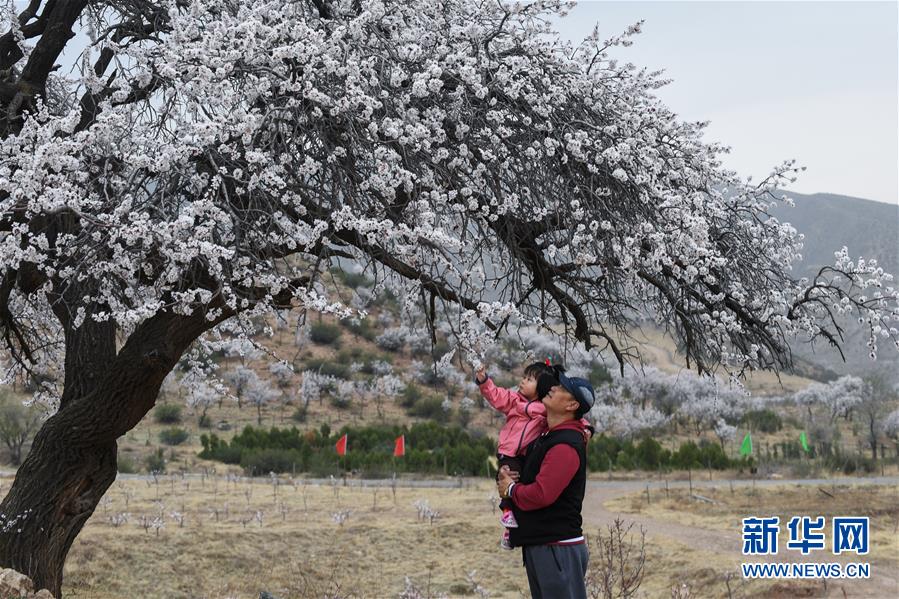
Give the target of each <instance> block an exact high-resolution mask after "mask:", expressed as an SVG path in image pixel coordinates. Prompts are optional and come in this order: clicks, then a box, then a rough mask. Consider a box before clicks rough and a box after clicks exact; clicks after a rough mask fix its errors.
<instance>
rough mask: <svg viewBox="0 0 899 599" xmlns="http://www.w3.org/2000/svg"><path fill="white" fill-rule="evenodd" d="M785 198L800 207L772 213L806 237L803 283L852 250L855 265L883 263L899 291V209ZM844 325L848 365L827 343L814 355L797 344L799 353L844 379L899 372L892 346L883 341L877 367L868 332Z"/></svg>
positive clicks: (822, 196)
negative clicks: (876, 371)
mask: <svg viewBox="0 0 899 599" xmlns="http://www.w3.org/2000/svg"><path fill="white" fill-rule="evenodd" d="M783 193H786V195H787V196H789V197H791V198H792V199H793V201H794V202H795V204H796V205H795V206H794V207H790V206H784V205H780V206H778V207H777V208H775V209H773V210H772V215H773V216H775V217H776V218H777V219H778V220H780V221H781V222H788V223H790V224H791V225H793V226H794V227H796V230H798V231H799V232H800V233H803V234H805V239H804V247H803V250H802V255H803V260H802V261H801V262H800V263H798V264H797V265H796V267H795V272H794V275H795V276H796V277H797V278H798V277H800V276H808V277H812V276H814V275H815V274H817V272H818V269H820V268H821V266H824V265H828V264H832V263H833V259H834V257H833V253H834V252H835V251H838V250H839V249H840V248H842V247H843V246H846V247H847V248H848V249H849V255H850V256H851V257H852V259H853V260H857V259H858V258H859V257H862V258H865V259H866V260H867V259H870V258H875V259H877V264H878V265H879V266H881V267H883V269H884V270H885V271H886V272H888V273H890V274H892V275H893V276H894V277H896V279H895V281H894V283H895V285H897V286H899V205H897V204H885V203H882V202H872V201H871V200H863V199H861V198H853V197H849V196H840V195H834V194H827V193H816V194H812V195H805V194H799V193H791V192H783ZM841 324H842V325H844V326H845V328H846V340H845V342H844V343H843V350H844V351H845V352H846V362H845V363H844V362H843V361H842V360H841V359H840V356H839V353H837V352H836V351H835V350H833V349H831V348H829V347H827V346H826V345H825V344H824V343H819V344H816V345H815V348H814V349H812V348H810V347H809V346H808V345H804V344H795V346H794V348H793V350H794V352H795V353H796V354H797V356H799V357H801V358H803V359H804V360H806V361H808V362H812V363H815V364H818V365H821V366H823V367H824V368H826V369H829V370H832V371H834V372H836V373H839V374H860V373H862V372H864V371H866V370H869V369H871V368H873V367H875V366H876V367H884V366H890V365H892V367H893V369H894V370H896V368H897V366H899V352H897V351H896V348H895V347H893V346H892V343H891V342H889V341H887V340H885V339H881V340H880V348H879V353H878V359H877V362H872V361H871V359H870V357H869V356H868V354H869V350H868V348H867V347H866V346H865V343H866V336H867V334H866V333H865V331H863V330H862V329H861V328H859V326H858V324H857V323H856V322H855V320H854V319H845V320H844V321H843V322H842V323H841ZM797 370H800V371H801V370H802V369H799V368H798V369H797ZM805 374H811V373H808V372H806V373H805Z"/></svg>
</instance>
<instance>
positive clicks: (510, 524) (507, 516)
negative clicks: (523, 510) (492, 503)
mask: <svg viewBox="0 0 899 599" xmlns="http://www.w3.org/2000/svg"><path fill="white" fill-rule="evenodd" d="M499 522H500V524H502V525H503V526H505V527H506V528H518V520H516V519H515V514H513V513H512V510H503V515H502V516H500V518H499Z"/></svg>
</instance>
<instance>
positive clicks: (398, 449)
mask: <svg viewBox="0 0 899 599" xmlns="http://www.w3.org/2000/svg"><path fill="white" fill-rule="evenodd" d="M404 455H406V435H400V436H399V437H397V438H396V440H395V441H394V442H393V456H394V457H397V458H398V457H400V456H404Z"/></svg>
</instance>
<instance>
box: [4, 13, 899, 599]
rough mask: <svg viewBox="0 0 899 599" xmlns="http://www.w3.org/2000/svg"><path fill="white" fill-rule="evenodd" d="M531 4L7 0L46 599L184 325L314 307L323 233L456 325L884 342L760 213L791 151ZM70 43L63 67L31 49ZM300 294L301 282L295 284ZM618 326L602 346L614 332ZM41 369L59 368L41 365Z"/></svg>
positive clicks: (20, 543)
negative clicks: (764, 149) (38, 414)
mask: <svg viewBox="0 0 899 599" xmlns="http://www.w3.org/2000/svg"><path fill="white" fill-rule="evenodd" d="M566 9H567V4H565V3H562V2H559V1H558V0H548V1H541V2H533V3H523V4H510V3H507V2H505V1H489V0H487V1H485V0H420V1H417V2H404V1H400V0H366V1H360V0H262V1H260V2H253V3H245V2H239V1H236V0H107V1H100V2H90V3H89V2H88V1H87V0H46V1H44V0H30V2H28V3H27V6H26V7H25V8H24V10H22V12H21V13H19V14H17V15H16V14H12V13H11V12H9V9H6V12H5V13H4V17H5V21H6V23H7V28H6V32H5V33H4V34H3V35H2V36H0V73H2V80H0V103H2V107H3V110H2V112H0V155H2V163H0V235H2V238H0V264H2V271H0V334H2V340H3V348H4V352H5V355H6V357H7V358H8V359H7V361H6V364H7V366H8V371H7V379H8V380H9V379H11V378H12V377H17V376H18V377H24V378H26V379H27V380H28V381H29V382H30V383H31V384H33V385H36V386H37V389H38V399H40V400H41V401H44V402H46V403H48V404H51V412H52V415H51V416H50V417H49V418H48V419H47V420H46V422H45V423H44V425H43V427H42V429H41V430H40V432H39V433H38V434H37V436H36V438H35V440H34V443H33V448H32V450H31V452H30V453H29V455H28V456H27V458H26V459H25V461H24V463H23V464H22V466H21V468H20V469H19V471H18V473H17V476H16V479H15V482H14V484H13V485H12V488H11V489H10V491H9V493H8V494H7V496H6V497H5V499H4V500H3V503H2V505H0V513H2V514H3V516H2V517H3V518H5V519H7V520H12V519H15V520H16V526H14V527H9V526H3V525H0V564H2V565H4V566H11V567H14V568H16V569H18V570H20V571H22V572H24V573H26V574H28V575H29V576H30V577H31V578H32V579H34V581H35V583H36V584H37V585H38V586H41V587H46V588H48V589H50V591H51V592H53V593H54V594H56V595H58V594H59V591H60V585H61V581H62V570H63V562H64V560H65V556H66V554H67V552H68V550H69V548H70V546H71V544H72V542H73V541H74V539H75V537H76V536H77V534H78V532H79V531H80V530H81V528H82V526H83V525H84V523H85V521H86V520H87V519H88V517H89V516H90V515H91V513H93V510H94V508H95V507H96V505H97V503H98V502H99V501H100V498H101V497H102V496H103V494H104V492H105V491H106V489H107V488H108V487H109V486H110V484H111V483H112V482H113V480H114V479H115V476H116V439H118V438H119V437H121V436H122V435H124V434H125V433H126V432H127V431H128V430H130V429H131V428H133V427H134V426H135V425H136V424H137V423H138V422H139V421H140V420H141V418H143V417H144V415H145V414H146V413H147V412H148V411H149V410H150V409H151V408H152V406H153V404H154V401H155V399H156V396H157V393H158V391H159V388H160V385H161V384H162V381H163V379H164V378H165V377H166V375H167V374H168V373H169V372H170V371H171V370H172V368H173V367H174V366H175V365H176V363H177V362H178V361H179V359H180V358H181V357H182V355H184V354H185V352H188V351H189V349H190V348H191V347H192V346H195V342H197V341H198V340H202V339H204V338H209V336H214V335H216V334H217V332H218V331H220V330H221V329H222V327H228V326H232V325H233V323H241V322H243V323H248V322H249V319H250V318H251V317H253V316H256V315H260V314H265V313H269V312H271V311H273V310H284V309H290V308H293V309H308V310H317V311H330V312H335V313H338V314H340V315H346V314H350V313H351V309H350V308H347V307H345V306H343V305H340V304H333V303H331V300H330V299H329V295H328V294H327V288H326V287H324V286H325V285H326V284H327V282H326V281H325V280H324V278H322V277H319V273H320V272H321V271H322V270H324V266H326V265H328V264H329V263H330V261H331V260H332V259H333V258H335V257H344V258H347V259H351V260H356V261H359V262H360V263H362V264H363V265H364V266H365V268H366V272H367V273H368V274H370V275H375V276H376V278H380V279H381V280H383V278H384V277H385V276H386V273H392V275H391V276H395V277H398V278H399V279H401V280H405V281H406V282H407V284H406V289H405V294H404V297H401V298H400V299H401V301H403V302H404V303H405V304H407V305H408V304H411V303H416V302H418V303H420V304H422V305H423V306H424V307H425V309H426V312H427V314H428V315H429V322H430V323H431V324H432V325H433V323H434V321H435V319H436V318H437V315H438V313H439V312H440V311H441V310H442V308H445V307H448V306H457V307H458V309H454V310H453V311H451V312H450V313H451V314H453V315H454V316H453V318H454V319H455V322H454V324H453V327H454V331H455V332H456V334H457V338H458V342H459V344H460V345H461V346H462V347H463V348H469V349H474V350H476V351H483V349H484V348H485V346H486V344H487V343H489V338H490V337H491V336H492V335H493V334H495V332H496V331H497V330H502V329H503V328H504V327H508V326H509V325H510V324H511V323H521V322H528V323H531V324H534V323H537V324H543V323H553V322H555V323H559V324H561V325H562V326H563V327H564V329H565V332H566V334H568V335H569V336H570V337H571V338H573V339H576V340H579V341H580V342H582V343H583V344H585V345H587V346H591V345H596V344H599V345H600V346H601V347H603V348H607V349H608V350H609V351H610V352H611V353H612V354H614V356H615V357H616V358H617V359H618V360H619V362H621V363H622V364H623V363H624V362H625V361H627V360H629V359H632V358H634V357H635V356H636V353H635V351H634V349H633V348H632V347H631V345H630V344H629V343H628V342H627V339H628V336H627V331H628V329H629V326H630V325H631V324H632V323H633V322H634V320H635V319H636V318H637V317H638V316H640V315H641V314H645V313H647V312H648V313H650V314H652V315H653V316H654V317H655V318H656V319H657V320H658V322H660V323H664V324H665V326H667V327H668V329H669V331H670V332H671V334H672V335H673V336H674V337H675V338H676V339H677V340H678V341H679V343H680V345H681V349H682V351H683V352H684V354H685V355H686V356H687V357H688V359H689V360H690V362H691V363H692V364H693V365H694V366H695V367H696V368H697V370H699V371H700V372H702V371H706V370H709V369H712V368H715V367H717V365H719V364H720V365H723V367H725V368H728V369H733V370H736V371H738V372H739V371H742V370H743V369H747V368H781V367H783V366H786V365H788V364H789V363H790V361H791V355H790V352H789V347H788V345H787V340H788V339H789V338H790V337H793V336H796V335H800V336H805V337H807V338H812V339H814V338H824V339H826V340H828V341H830V342H832V343H833V344H834V345H838V343H839V342H840V340H841V336H840V334H841V331H840V330H839V327H838V326H837V323H836V321H835V319H834V316H835V315H836V314H843V313H847V312H850V313H852V314H853V315H857V317H858V318H859V319H860V321H861V323H862V324H863V325H864V326H865V327H867V329H868V330H869V331H870V341H869V345H870V346H871V351H872V354H873V353H874V352H876V349H877V342H878V339H879V338H880V337H881V336H883V337H888V338H890V340H892V341H895V340H896V337H897V330H896V328H895V324H896V318H897V296H896V291H895V290H894V289H893V288H892V287H888V285H890V280H891V279H890V277H889V276H888V275H886V274H885V273H883V271H882V270H881V269H880V268H878V267H877V266H876V263H875V262H874V261H864V260H860V259H859V260H853V259H851V258H850V257H849V255H848V253H847V252H846V251H845V250H844V251H842V252H839V253H838V255H837V259H836V261H835V263H834V265H832V266H830V267H826V268H824V269H822V270H821V271H820V273H819V274H818V276H816V277H815V278H814V279H812V280H794V279H793V278H792V277H791V276H790V272H789V268H790V265H791V263H792V262H793V261H794V260H795V259H796V258H797V256H798V252H799V250H800V248H801V237H800V236H798V234H797V232H796V231H795V230H794V229H793V228H792V227H791V226H789V225H788V224H786V223H781V222H778V221H777V220H775V219H773V218H771V217H770V216H769V214H768V212H767V211H768V209H769V208H770V203H771V202H776V201H780V200H779V198H777V197H776V195H775V190H776V189H777V188H778V186H780V185H782V184H783V183H784V182H785V181H786V180H787V179H788V178H790V177H792V176H793V175H794V174H795V173H796V171H797V170H798V169H797V168H796V167H795V166H794V165H793V163H790V162H788V163H785V164H783V165H781V166H779V167H777V168H776V169H774V171H773V172H772V173H771V175H770V176H769V177H768V178H766V179H765V180H763V181H761V182H760V183H757V184H750V183H749V182H745V181H742V180H741V179H739V178H738V177H737V175H736V174H734V173H732V172H728V171H726V170H725V169H723V168H722V166H721V163H720V161H719V157H718V156H719V154H720V152H721V151H722V148H721V147H719V146H717V145H714V144H708V143H705V142H704V141H703V140H702V139H701V135H702V129H703V127H702V124H697V123H684V122H680V121H679V120H677V119H676V118H675V115H673V114H672V113H671V112H670V111H669V110H668V109H667V108H666V107H665V106H664V105H663V104H661V103H660V102H659V101H658V100H657V99H656V98H655V97H654V95H653V91H654V89H656V88H657V87H659V86H660V85H662V84H663V83H664V81H663V80H662V79H660V77H659V75H658V74H655V73H650V72H646V71H645V70H639V69H636V68H635V67H633V66H632V65H630V64H622V63H618V62H616V61H615V60H614V59H613V58H612V57H611V56H610V51H611V50H612V48H613V47H614V46H618V45H627V44H629V43H630V41H629V37H630V36H631V35H632V34H634V33H636V32H637V31H638V30H639V26H634V27H633V28H631V29H630V30H629V31H628V32H626V33H625V34H624V35H622V36H620V37H616V38H612V39H610V40H607V41H603V40H602V39H601V38H600V37H599V36H598V35H596V34H594V35H593V36H591V37H589V38H588V39H587V40H585V41H584V42H583V43H582V44H580V45H578V46H573V45H571V44H568V43H563V42H561V41H560V40H559V39H558V36H557V35H555V34H554V33H553V31H552V27H551V20H552V18H553V16H554V15H556V14H557V13H560V12H564V11H565V10H566ZM76 30H81V31H83V32H84V34H85V35H86V36H87V37H88V39H89V43H88V45H87V48H86V49H85V50H84V51H83V53H82V57H81V61H80V64H81V68H80V73H78V74H75V75H67V74H65V73H61V72H60V71H59V69H58V68H57V67H56V64H57V61H58V60H60V56H61V54H62V52H63V51H64V50H66V49H68V50H69V51H70V52H73V51H74V52H77V48H75V47H74V46H73V44H76V43H77V38H75V39H76V41H72V40H73V32H74V31H76ZM322 289H324V293H323V292H322ZM622 340H623V341H622ZM54 380H57V381H59V383H60V384H59V385H55V384H54Z"/></svg>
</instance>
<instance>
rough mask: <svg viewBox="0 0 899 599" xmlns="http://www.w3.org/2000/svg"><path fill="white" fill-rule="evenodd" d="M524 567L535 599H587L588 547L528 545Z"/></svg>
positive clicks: (584, 545) (525, 550)
mask: <svg viewBox="0 0 899 599" xmlns="http://www.w3.org/2000/svg"><path fill="white" fill-rule="evenodd" d="M523 549H524V567H525V569H526V570H527V573H528V584H529V585H530V587H531V597H533V599H586V598H587V587H586V585H585V584H584V577H585V576H586V575H587V545H586V544H584V543H581V544H579V545H527V546H525V547H524V548H523Z"/></svg>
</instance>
